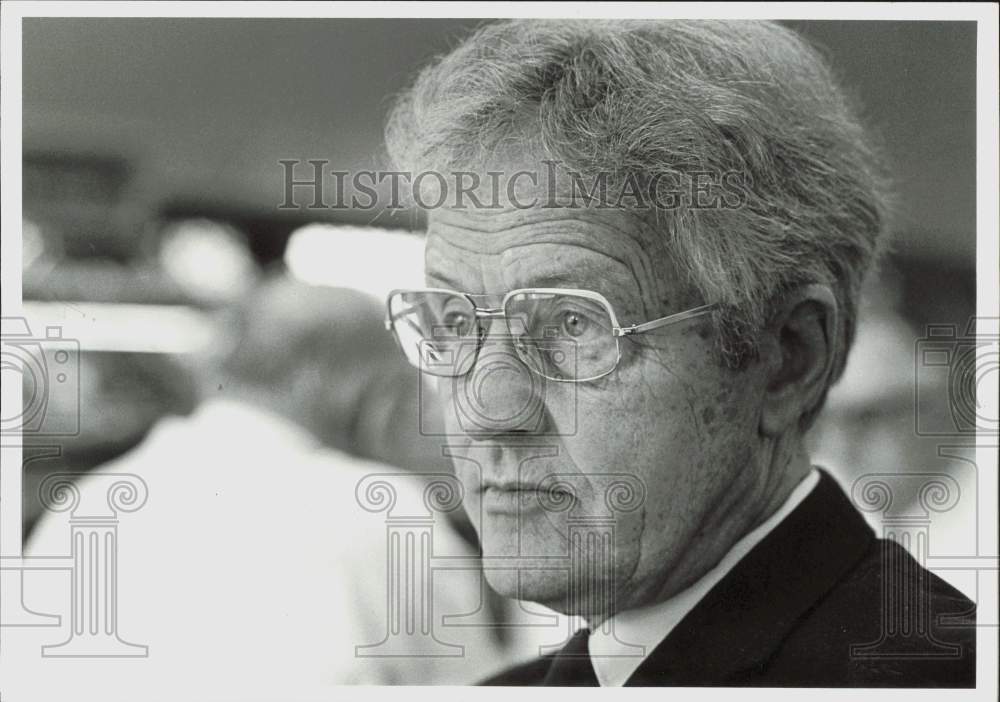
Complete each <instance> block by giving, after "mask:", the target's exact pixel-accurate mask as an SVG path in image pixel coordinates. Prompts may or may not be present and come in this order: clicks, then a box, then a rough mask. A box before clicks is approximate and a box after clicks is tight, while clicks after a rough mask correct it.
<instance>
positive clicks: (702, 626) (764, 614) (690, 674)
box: [626, 470, 875, 686]
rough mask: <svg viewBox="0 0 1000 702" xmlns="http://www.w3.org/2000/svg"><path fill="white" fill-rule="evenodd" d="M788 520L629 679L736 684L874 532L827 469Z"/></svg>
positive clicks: (867, 544) (864, 547)
mask: <svg viewBox="0 0 1000 702" xmlns="http://www.w3.org/2000/svg"><path fill="white" fill-rule="evenodd" d="M820 473H821V475H820V481H819V483H818V484H817V485H816V487H815V489H813V491H812V492H811V493H810V494H809V495H808V496H807V497H806V498H805V500H803V502H802V504H800V505H799V506H798V507H797V508H796V509H795V510H794V511H793V512H792V513H791V514H790V515H788V517H787V518H785V520H784V521H782V522H781V523H780V524H779V525H778V526H777V527H776V528H775V529H774V530H773V531H772V532H771V533H770V534H768V535H767V536H766V537H765V538H764V540H763V541H761V542H760V543H759V544H757V546H756V547H754V549H753V550H752V551H751V552H750V553H749V554H747V556H746V557H745V558H743V560H741V561H740V562H739V563H737V564H736V566H735V567H734V568H733V569H732V570H731V571H730V572H729V573H727V574H726V576H725V577H724V578H723V579H722V580H721V581H720V582H719V583H718V584H717V585H716V586H715V587H714V588H712V590H710V591H709V593H708V594H707V595H706V596H705V598H704V599H703V600H702V601H701V602H699V603H698V604H697V605H696V606H695V608H694V609H693V610H691V612H689V613H688V615H687V616H686V617H684V619H682V620H681V622H680V623H679V624H678V625H677V626H676V627H675V628H674V630H673V631H672V632H671V633H670V634H669V635H668V636H667V638H666V639H664V640H663V641H662V642H661V643H660V644H659V645H658V646H657V647H656V648H655V649H654V650H653V652H652V653H651V654H650V655H649V657H648V658H647V659H646V660H645V661H643V662H642V664H641V665H640V666H639V668H638V669H637V670H636V672H635V673H634V674H633V675H632V677H631V678H629V680H628V682H627V683H626V685H631V686H641V685H690V686H697V685H720V684H726V683H727V681H728V682H729V683H730V684H733V683H736V684H738V683H739V682H740V680H741V679H742V677H743V674H744V673H745V672H746V671H749V670H751V669H753V668H754V667H756V666H758V665H759V664H760V663H762V662H763V661H764V660H766V659H767V658H768V657H769V656H770V654H771V653H772V652H773V651H774V650H775V649H776V648H777V647H778V646H779V645H780V644H781V642H782V640H783V639H784V638H785V637H786V636H787V635H788V633H789V631H790V630H791V629H792V627H793V626H794V625H795V623H796V621H797V620H798V619H799V618H800V617H801V616H802V615H803V614H804V613H805V612H806V611H807V610H808V609H809V608H810V607H811V606H812V605H813V604H814V603H815V602H816V601H818V600H819V599H821V598H822V597H823V596H824V595H825V594H826V593H827V592H829V591H830V589H831V588H832V587H833V586H834V585H835V583H836V582H837V581H838V580H839V579H840V578H841V577H842V576H843V575H844V574H845V573H847V572H848V571H849V570H850V569H851V568H852V567H853V566H854V565H855V564H857V562H858V561H859V560H860V559H861V558H862V557H863V555H864V554H865V552H866V551H867V549H868V548H869V547H870V546H871V542H872V540H873V539H874V538H875V535H874V532H873V531H872V530H871V528H870V527H869V526H868V524H867V523H866V522H865V520H864V517H862V516H861V514H860V513H859V512H858V511H857V510H856V509H855V508H854V506H853V505H852V504H851V502H850V500H849V499H848V497H847V495H845V494H844V492H843V490H841V488H840V486H839V485H838V484H837V482H836V481H835V480H834V479H833V478H832V477H831V476H830V475H829V474H828V473H826V471H822V470H821V471H820Z"/></svg>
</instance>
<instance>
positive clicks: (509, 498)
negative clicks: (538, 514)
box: [480, 481, 570, 514]
mask: <svg viewBox="0 0 1000 702" xmlns="http://www.w3.org/2000/svg"><path fill="white" fill-rule="evenodd" d="M480 496H481V499H482V505H483V509H484V510H485V511H486V512H491V513H498V514H527V513H528V512H534V511H536V510H539V509H542V508H543V507H544V505H545V502H546V498H548V500H549V501H553V500H555V501H562V500H563V499H566V498H569V497H570V495H569V493H565V492H563V491H560V490H551V489H548V488H544V487H541V486H540V485H539V484H537V483H521V482H489V481H487V482H486V483H484V485H483V486H482V489H481V490H480Z"/></svg>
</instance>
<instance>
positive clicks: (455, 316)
mask: <svg viewBox="0 0 1000 702" xmlns="http://www.w3.org/2000/svg"><path fill="white" fill-rule="evenodd" d="M442 321H443V322H444V324H445V326H448V327H451V328H452V329H454V330H455V332H456V333H458V334H463V335H464V334H465V333H466V332H467V331H468V329H469V315H467V314H465V313H464V312H446V313H445V315H444V319H443V320H442Z"/></svg>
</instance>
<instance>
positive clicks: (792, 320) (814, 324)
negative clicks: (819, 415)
mask: <svg viewBox="0 0 1000 702" xmlns="http://www.w3.org/2000/svg"><path fill="white" fill-rule="evenodd" d="M838 324H839V320H838V310H837V298H836V297H835V296H834V294H833V291H832V290H831V289H830V288H829V287H827V286H826V285H808V286H805V287H802V288H798V289H796V290H795V291H793V292H792V293H790V294H789V295H787V296H786V297H785V298H784V300H783V301H782V302H781V303H780V305H779V306H778V308H777V310H776V311H775V313H774V315H773V316H772V318H771V322H770V323H769V324H768V325H767V329H766V330H765V335H764V336H765V348H764V349H762V351H764V352H765V353H764V359H763V360H765V362H766V364H767V369H768V378H767V386H766V388H765V392H764V404H763V407H762V411H761V418H760V430H761V433H763V434H765V435H767V436H777V435H779V434H782V433H784V432H785V431H786V430H787V429H788V428H789V427H790V426H792V425H793V424H796V423H797V422H798V421H799V419H800V418H801V417H802V415H803V414H805V413H806V412H807V411H808V410H810V409H811V408H812V407H814V406H815V404H816V403H817V402H819V400H820V398H821V397H822V395H823V391H824V390H825V389H826V385H827V382H828V379H829V377H830V374H831V373H832V372H833V362H834V356H835V350H836V344H837V335H838V333H839V328H838Z"/></svg>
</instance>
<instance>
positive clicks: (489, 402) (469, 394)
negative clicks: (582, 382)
mask: <svg viewBox="0 0 1000 702" xmlns="http://www.w3.org/2000/svg"><path fill="white" fill-rule="evenodd" d="M492 326H493V327H494V329H495V328H496V327H497V326H500V325H492ZM505 332H506V330H504V333H496V332H492V331H491V332H490V333H489V334H487V335H486V336H485V337H484V339H483V343H482V347H481V348H480V350H479V356H478V358H477V360H476V364H475V366H474V367H473V368H472V370H471V371H470V372H469V373H468V374H467V375H466V376H464V377H463V378H462V379H461V381H460V383H459V387H458V388H457V390H458V392H457V393H455V401H456V404H457V407H456V409H457V410H458V411H459V412H460V413H461V416H460V420H461V421H463V424H464V425H465V429H466V433H468V434H470V435H495V434H503V433H540V432H542V431H544V430H545V421H546V419H545V417H546V415H545V385H544V383H545V379H544V378H543V377H541V376H539V375H537V374H535V373H532V372H531V370H530V369H529V368H528V367H527V366H526V365H524V363H523V362H522V361H521V359H520V358H519V357H518V355H517V352H516V351H515V349H514V347H513V345H512V344H511V341H510V338H509V337H508V336H507V335H506V333H505Z"/></svg>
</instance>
